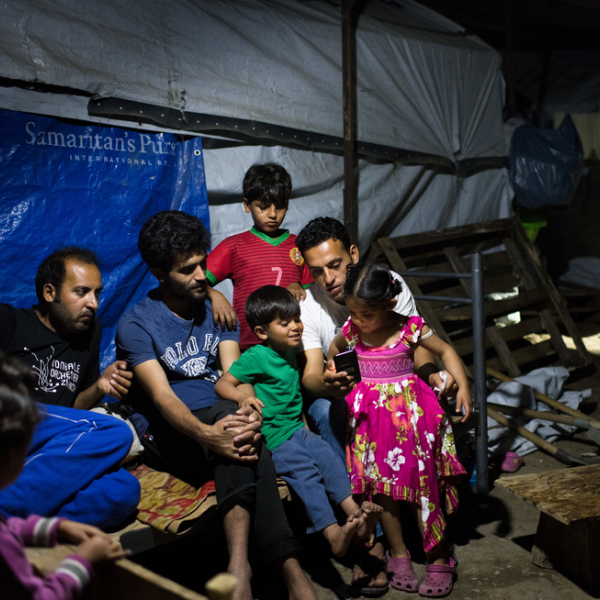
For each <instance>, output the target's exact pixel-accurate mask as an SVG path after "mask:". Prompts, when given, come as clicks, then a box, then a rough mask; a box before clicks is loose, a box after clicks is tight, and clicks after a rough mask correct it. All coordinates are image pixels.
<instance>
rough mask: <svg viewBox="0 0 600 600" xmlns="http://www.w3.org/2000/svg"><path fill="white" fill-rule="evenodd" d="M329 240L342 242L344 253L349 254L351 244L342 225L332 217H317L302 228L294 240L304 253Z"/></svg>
mask: <svg viewBox="0 0 600 600" xmlns="http://www.w3.org/2000/svg"><path fill="white" fill-rule="evenodd" d="M331 239H333V240H339V241H340V242H342V244H344V248H345V249H346V252H350V246H352V242H351V241H350V236H349V235H348V232H347V231H346V228H345V227H344V225H343V224H342V223H340V221H338V220H337V219H333V218H332V217H317V218H316V219H313V220H312V221H309V222H308V225H305V226H304V228H303V229H302V231H301V232H300V233H299V234H298V237H297V238H296V244H297V245H298V249H299V250H300V252H303V253H304V252H306V251H307V250H310V249H311V248H315V247H316V246H320V245H321V244H323V243H324V242H326V241H327V240H331Z"/></svg>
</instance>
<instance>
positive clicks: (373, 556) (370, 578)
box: [352, 542, 388, 588]
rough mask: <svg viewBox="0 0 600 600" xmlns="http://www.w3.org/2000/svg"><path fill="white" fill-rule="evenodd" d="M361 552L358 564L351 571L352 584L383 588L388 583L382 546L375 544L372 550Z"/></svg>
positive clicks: (378, 543)
mask: <svg viewBox="0 0 600 600" xmlns="http://www.w3.org/2000/svg"><path fill="white" fill-rule="evenodd" d="M363 551H364V555H363V558H362V559H360V558H359V561H358V563H359V564H357V565H355V566H354V569H353V570H352V583H353V584H354V585H356V584H358V585H360V586H361V587H376V588H379V587H384V586H385V585H386V584H387V582H388V578H387V571H386V568H385V563H384V562H383V559H384V556H385V548H384V547H383V544H382V543H381V542H375V545H374V546H373V547H372V548H370V549H369V550H368V551H367V550H366V548H365V549H364V550H363ZM361 565H362V566H361ZM363 582H364V583H363Z"/></svg>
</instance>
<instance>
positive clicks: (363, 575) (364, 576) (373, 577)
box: [352, 495, 388, 588]
mask: <svg viewBox="0 0 600 600" xmlns="http://www.w3.org/2000/svg"><path fill="white" fill-rule="evenodd" d="M354 500H355V502H356V503H360V504H361V506H360V507H358V504H357V507H358V508H359V510H361V513H362V514H363V517H364V518H365V521H366V520H367V519H369V517H371V518H370V519H369V521H372V519H373V516H375V515H376V518H375V522H374V523H373V528H374V527H375V523H376V522H377V520H379V519H380V518H381V515H382V513H383V507H382V506H380V505H378V504H373V503H371V502H366V501H365V500H364V495H363V496H360V495H356V496H354ZM372 507H377V509H374V508H373V509H372ZM362 509H364V512H362ZM371 515H373V516H371ZM372 531H373V529H371V530H370V531H369V535H370V534H371V533H372ZM363 552H364V554H363V556H362V558H361V559H359V564H357V565H355V566H354V569H353V571H352V583H353V584H354V583H358V582H360V584H359V585H361V586H362V587H377V588H379V587H384V586H385V585H386V584H387V582H388V579H387V571H386V568H385V563H384V556H385V548H384V547H383V544H382V543H380V542H375V544H374V545H373V547H372V548H369V550H367V549H366V548H365V549H364V550H363ZM363 581H364V585H363V584H362V582H363Z"/></svg>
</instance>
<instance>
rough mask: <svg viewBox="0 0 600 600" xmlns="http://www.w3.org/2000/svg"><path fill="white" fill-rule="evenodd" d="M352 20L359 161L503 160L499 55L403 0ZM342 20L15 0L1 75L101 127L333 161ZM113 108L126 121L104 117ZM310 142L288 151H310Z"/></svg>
mask: <svg viewBox="0 0 600 600" xmlns="http://www.w3.org/2000/svg"><path fill="white" fill-rule="evenodd" d="M360 7H361V12H360V18H359V19H358V26H357V49H356V55H357V86H356V94H357V106H358V108H357V130H358V131H357V138H358V140H359V142H360V144H362V147H361V146H359V150H360V151H361V153H362V154H363V155H365V156H375V157H377V158H379V159H381V160H385V159H386V152H387V159H388V160H391V161H401V162H404V164H410V163H411V162H414V159H415V157H417V159H418V160H417V162H419V163H420V164H427V162H428V161H429V163H430V164H432V163H433V164H437V165H440V166H443V167H447V168H451V169H459V170H460V168H461V163H462V162H463V161H470V162H471V163H473V161H481V160H483V161H485V162H486V163H487V162H489V161H490V160H491V159H494V160H496V159H502V158H503V157H504V156H505V155H506V147H505V143H504V138H503V126H502V101H503V93H502V90H503V82H502V76H501V73H500V64H501V57H500V56H499V55H498V53H497V52H496V51H494V50H493V49H492V48H490V47H489V46H488V45H487V44H485V43H484V42H482V41H481V40H480V39H478V38H476V37H475V36H472V35H469V34H467V33H465V31H464V29H463V28H462V27H460V26H458V25H456V24H455V23H451V22H450V21H448V19H446V18H444V17H442V16H440V15H438V14H436V13H434V12H432V11H431V10H429V9H427V8H425V7H423V6H421V5H419V4H418V3H416V2H414V1H413V0H403V2H402V3H401V4H400V3H397V2H392V1H391V0H387V1H384V0H380V1H376V0H368V1H363V2H361V3H360ZM340 17H341V15H340V10H339V5H338V4H336V2H333V1H331V0H329V1H328V0H304V1H299V0H219V2H214V1H213V0H181V1H180V2H178V3H177V4H173V3H165V2H163V1H162V0H131V1H130V2H129V3H125V4H124V3H123V2H120V1H118V0H104V1H103V2H102V3H83V4H82V3H81V2H78V1H77V0H15V2H12V3H8V4H6V11H5V14H4V15H3V19H2V20H0V76H2V77H4V78H6V79H8V80H13V81H20V82H24V83H25V84H29V83H31V82H34V83H36V84H38V85H42V84H44V85H50V86H53V87H54V86H62V87H64V88H67V89H71V90H77V91H78V92H79V93H83V94H88V97H90V98H91V102H90V109H91V112H92V113H93V112H94V111H100V109H101V108H104V109H106V110H105V111H103V112H102V113H101V116H102V117H103V118H111V119H118V118H120V116H119V115H122V114H124V113H127V115H126V116H127V117H129V122H130V123H131V121H132V120H133V119H135V121H137V120H145V121H146V122H152V123H153V124H155V125H163V126H168V127H176V125H177V123H178V122H179V121H178V119H179V118H180V117H181V118H182V122H184V120H188V122H189V121H190V119H188V116H189V117H190V118H192V119H193V118H194V117H195V120H197V121H201V120H203V121H204V124H205V125H207V127H208V125H209V124H210V122H211V120H213V124H212V125H210V128H208V129H207V130H206V131H212V133H213V134H216V135H221V136H224V137H233V138H234V139H241V140H242V141H245V142H246V143H249V142H250V143H259V144H265V143H267V144H275V143H281V142H282V141H285V143H286V144H292V142H291V139H294V138H293V136H294V135H297V133H298V132H304V133H309V134H315V136H314V137H317V138H320V139H321V140H325V141H324V142H322V143H324V144H326V145H328V146H329V147H322V148H321V149H323V150H326V151H328V152H332V151H333V152H334V151H335V148H336V144H338V145H339V140H340V138H341V137H342V124H343V119H342V75H341V18H340ZM256 32H260V35H257V34H256ZM0 85H1V83H0ZM51 91H52V90H51ZM98 100H100V103H98ZM119 101H124V102H127V105H126V108H125V105H123V106H124V108H123V110H121V108H120V105H119V106H118V109H117V110H116V111H114V110H113V111H112V112H110V111H109V110H108V109H109V108H111V107H112V108H114V106H115V103H116V104H118V103H119ZM143 105H147V106H152V107H154V108H155V109H157V110H158V111H159V112H160V110H161V109H165V111H164V114H165V115H167V112H168V118H169V123H168V124H165V123H162V122H161V121H160V119H159V117H157V114H155V113H156V111H154V113H153V118H152V119H151V120H147V114H146V113H141V112H140V111H146V108H145V107H144V106H143ZM8 108H12V106H9V107H8ZM143 114H144V115H145V116H142V115H143ZM217 117H219V118H221V120H222V121H225V120H226V121H227V124H228V126H227V128H225V129H222V128H221V127H222V121H218V122H219V125H216V123H217V120H216V118H217ZM160 118H162V117H160ZM165 118H167V116H165ZM135 121H133V122H135ZM200 124H201V123H198V125H200ZM236 125H237V127H236ZM269 125H270V126H272V128H273V129H275V128H279V129H278V130H277V138H276V139H274V138H273V136H272V133H273V132H272V131H267V127H268V126H269ZM253 128H255V129H253ZM183 129H184V130H185V129H187V127H184V128H183ZM243 129H245V130H244V131H242V130H243ZM236 130H237V131H236ZM192 131H196V132H200V131H199V130H198V129H192ZM240 132H242V135H240ZM282 134H283V135H282ZM249 136H250V138H251V139H249ZM290 136H291V139H288V138H289V137H290ZM310 137H311V139H310V140H308V135H307V136H306V138H307V139H306V140H305V142H304V143H300V144H297V145H296V146H297V147H304V148H311V147H314V146H311V144H313V142H314V139H313V136H312V135H311V136H310ZM297 139H299V138H297ZM481 166H482V165H475V166H474V168H480V167H481Z"/></svg>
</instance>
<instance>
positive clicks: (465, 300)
mask: <svg viewBox="0 0 600 600" xmlns="http://www.w3.org/2000/svg"><path fill="white" fill-rule="evenodd" d="M413 298H414V299H415V300H427V302H436V301H437V302H451V303H452V304H473V300H472V298H454V297H452V296H422V295H418V294H417V295H413Z"/></svg>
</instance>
